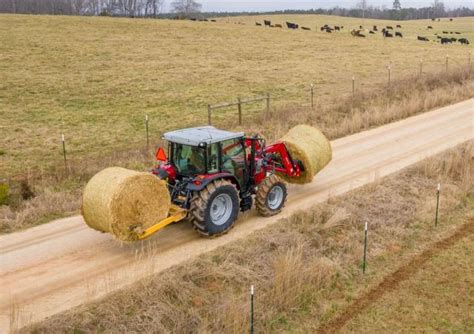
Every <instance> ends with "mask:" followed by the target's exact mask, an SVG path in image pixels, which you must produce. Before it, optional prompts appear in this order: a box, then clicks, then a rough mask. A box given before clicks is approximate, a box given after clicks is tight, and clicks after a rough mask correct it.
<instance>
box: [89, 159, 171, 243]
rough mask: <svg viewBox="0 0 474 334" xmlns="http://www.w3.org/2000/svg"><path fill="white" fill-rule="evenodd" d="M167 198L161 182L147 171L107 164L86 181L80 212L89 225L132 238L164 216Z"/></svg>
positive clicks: (164, 187) (166, 190) (126, 239)
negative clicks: (108, 165)
mask: <svg viewBox="0 0 474 334" xmlns="http://www.w3.org/2000/svg"><path fill="white" fill-rule="evenodd" d="M170 207H171V200H170V195H169V192H168V189H167V185H166V183H165V182H164V181H162V180H159V179H158V178H157V177H156V176H154V175H152V174H150V173H141V172H136V171H132V170H128V169H125V168H120V167H111V168H107V169H104V170H102V171H101V172H99V173H97V174H96V175H95V176H93V177H92V179H91V180H90V181H89V182H88V183H87V185H86V187H85V189H84V194H83V201H82V215H83V216H84V220H85V222H86V223H87V225H89V226H90V227H91V228H93V229H95V230H98V231H101V232H109V233H112V234H113V235H114V236H115V237H116V238H117V239H119V240H122V241H134V240H137V239H138V236H139V234H140V233H142V232H143V231H144V230H145V229H147V228H149V227H151V226H152V225H154V224H156V223H157V222H159V221H160V220H162V219H164V218H166V217H167V216H168V213H169V211H170Z"/></svg>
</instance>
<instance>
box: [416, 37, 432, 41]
mask: <svg viewBox="0 0 474 334" xmlns="http://www.w3.org/2000/svg"><path fill="white" fill-rule="evenodd" d="M417 39H418V40H419V41H423V42H429V41H430V40H429V39H428V38H427V37H424V36H417Z"/></svg>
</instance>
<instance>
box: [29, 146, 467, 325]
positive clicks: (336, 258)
mask: <svg viewBox="0 0 474 334" xmlns="http://www.w3.org/2000/svg"><path fill="white" fill-rule="evenodd" d="M473 159H474V141H470V142H469V143H466V144H464V145H461V146H459V147H457V148H455V149H452V150H449V151H447V152H444V153H442V154H440V155H438V156H436V157H433V158H430V159H427V160H425V161H422V162H421V163H418V164H417V165H415V166H413V167H410V168H408V169H405V170H403V171H401V172H399V173H397V174H394V175H392V176H389V177H386V178H383V179H380V180H378V181H377V182H376V183H374V184H370V185H367V186H365V187H363V188H361V189H358V190H355V191H352V192H350V193H347V194H345V195H343V196H340V197H336V198H331V199H329V200H328V201H327V202H326V203H324V204H320V205H316V206H314V207H313V208H312V209H311V210H307V211H305V212H300V213H297V214H295V215H294V216H292V217H290V218H288V219H283V220H282V221H280V222H279V223H277V224H275V225H272V226H271V227H269V228H267V229H265V230H264V231H259V232H257V233H255V234H254V235H253V236H251V237H249V238H248V239H246V240H239V241H238V242H234V243H231V244H229V245H226V246H224V247H221V248H219V250H216V251H212V252H210V253H207V254H205V255H203V256H200V257H199V258H197V259H196V260H193V261H189V262H187V263H185V264H183V265H180V266H177V267H174V268H172V269H170V270H168V271H166V272H164V273H162V274H159V275H155V276H152V277H150V278H147V279H144V280H141V281H139V282H137V283H136V284H135V285H134V286H133V287H131V288H129V289H126V290H122V291H119V292H117V293H114V294H112V295H109V296H108V297H106V298H104V299H102V300H100V301H98V302H94V303H91V304H87V305H82V306H80V307H77V308H75V309H72V310H70V311H67V312H64V313H62V314H59V315H56V316H53V317H51V318H49V319H47V320H45V321H44V322H41V323H39V324H35V325H32V326H30V327H27V328H24V329H23V330H22V331H23V332H33V333H49V332H97V331H99V332H106V333H114V332H170V331H171V332H179V333H184V332H186V333H189V332H226V333H231V332H232V333H233V332H238V333H242V332H245V331H247V330H248V328H249V307H250V305H249V293H248V291H249V288H250V285H255V289H256V302H255V303H256V304H255V319H256V322H255V326H256V330H257V331H258V332H264V333H269V332H279V331H294V332H317V331H325V332H333V331H334V330H336V329H338V328H340V327H343V326H344V325H346V326H348V327H344V328H345V329H346V328H348V329H350V328H355V329H357V328H360V329H361V330H362V329H366V327H365V326H364V325H363V322H361V321H362V320H360V319H363V317H366V318H367V317H369V318H370V317H371V316H372V315H373V314H381V315H382V316H387V317H390V319H391V320H390V321H392V322H393V323H394V326H395V327H394V328H401V327H402V326H403V321H405V320H411V319H413V317H415V316H416V315H411V314H406V313H404V311H403V310H404V308H393V309H388V308H387V305H386V304H385V303H383V301H385V300H386V299H384V298H389V300H388V303H396V302H397V299H396V298H397V297H396V294H395V293H394V294H393V295H392V291H393V290H394V289H402V290H403V289H405V290H403V291H404V293H405V294H406V295H410V289H411V288H412V287H413V288H416V287H415V286H413V284H418V285H420V284H422V282H426V284H431V283H429V282H428V281H429V280H430V279H431V278H433V279H435V280H436V282H438V283H436V284H438V286H439V284H444V283H443V282H449V281H451V280H452V281H453V282H451V283H446V284H447V286H450V287H453V289H455V288H456V287H461V288H463V289H469V285H468V284H469V281H468V280H461V281H459V280H458V279H459V278H460V277H461V276H460V275H462V272H466V273H467V272H468V271H469V270H470V269H469V264H468V263H467V262H466V260H462V254H468V252H467V253H466V249H465V248H463V247H464V246H463V245H465V242H469V240H471V241H472V238H471V237H470V236H472V232H473V228H472V223H473V219H474V173H473V168H474V165H473ZM438 182H440V183H441V186H442V188H441V189H442V192H441V210H440V222H439V225H438V226H436V227H435V226H434V216H435V206H436V185H437V183H438ZM365 222H368V223H369V256H368V271H367V273H366V274H365V275H364V274H362V271H361V260H362V254H363V226H364V223H365ZM462 229H464V230H463V231H464V232H465V233H464V234H463V235H462V236H466V238H467V239H463V238H462V237H459V238H457V239H456V238H453V237H452V236H453V235H456V234H459V231H462ZM466 231H467V232H466ZM459 235H461V234H459ZM450 238H451V239H450ZM469 238H471V239H469ZM443 240H451V241H450V242H446V243H447V245H445V246H443V247H441V248H442V249H441V250H439V251H435V249H438V248H439V247H438V246H439V245H441V244H443V242H444V241H443ZM466 240H468V241H466ZM458 241H459V242H460V244H459V245H461V246H458V244H457V242H458ZM444 251H449V252H450V253H448V254H447V255H444V253H443V252H444ZM458 251H459V253H458ZM419 254H421V256H423V254H424V255H425V257H426V259H424V260H423V261H419V260H417V256H418V255H419ZM426 254H428V255H429V256H427V255H426ZM450 255H452V256H450ZM458 260H459V261H460V262H457V263H459V264H460V265H459V266H455V265H453V263H454V262H456V261H458ZM417 261H418V262H417ZM432 263H433V264H432ZM413 264H415V266H414V265H413ZM433 266H434V267H433ZM438 266H439V267H440V268H448V267H449V268H450V269H451V270H448V271H442V270H441V269H436V268H435V267H438ZM430 268H431V269H430ZM419 270H421V272H418V271H419ZM430 270H437V273H438V274H439V275H441V276H437V275H436V276H433V274H431V275H430V276H429V277H428V276H426V277H425V278H426V280H425V281H420V282H417V283H416V282H414V281H413V280H412V279H411V277H412V276H413V277H415V275H421V274H422V273H428V271H430ZM466 270H467V271H466ZM400 271H402V272H408V273H409V275H405V276H403V275H402V276H400V275H398V274H397V273H398V272H400ZM397 275H398V276H397ZM399 276H400V277H401V279H393V278H394V277H395V278H396V277H399ZM416 277H419V276H416ZM386 281H389V282H393V286H392V285H391V288H390V289H387V294H386V295H385V291H381V293H380V294H374V293H371V291H373V290H374V289H375V290H377V288H378V287H379V286H380V285H381V284H384V282H386ZM433 284H435V283H433ZM431 286H432V287H435V285H431ZM443 286H444V285H443ZM423 289H428V290H430V296H431V297H432V298H435V299H436V300H440V301H441V300H447V299H446V298H453V296H448V295H447V294H446V293H444V292H443V291H441V290H442V289H429V287H426V286H424V288H423ZM468 291H469V290H460V291H458V290H457V291H456V293H457V294H458V295H459V296H461V295H465V294H466V293H468ZM370 296H372V297H371V298H370V299H369V300H368V301H367V302H364V303H362V304H361V305H363V306H364V307H363V308H361V309H360V312H359V313H352V312H351V305H354V303H358V302H359V303H360V300H364V298H365V297H367V298H369V297H370ZM374 296H375V297H376V298H373V297H374ZM407 303H423V300H421V299H420V300H419V301H417V300H415V298H414V297H412V298H410V299H409V300H408V301H407ZM464 304H465V303H464V302H460V303H458V304H453V305H450V306H449V309H447V310H446V313H445V312H444V311H443V308H438V309H437V314H440V315H444V314H445V316H446V319H449V321H445V322H440V321H437V320H436V319H431V320H429V321H426V322H425V323H424V324H423V327H417V329H418V328H424V329H426V330H428V331H447V332H450V331H456V330H459V331H464V329H467V328H469V327H468V326H469V324H472V315H470V314H469V313H468V312H465V309H463V305H464ZM417 305H420V304H417ZM418 307H420V306H418ZM421 314H422V313H420V317H421ZM359 317H360V318H359ZM420 319H421V318H418V321H422V320H420ZM334 323H336V324H337V325H334ZM415 324H416V323H415ZM357 326H359V327H357ZM373 326H374V327H373V328H374V330H375V331H377V329H378V330H382V331H383V330H384V328H383V327H376V326H377V324H373ZM420 326H421V325H420ZM370 328H372V327H370Z"/></svg>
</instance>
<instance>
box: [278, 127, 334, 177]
mask: <svg viewBox="0 0 474 334" xmlns="http://www.w3.org/2000/svg"><path fill="white" fill-rule="evenodd" d="M281 141H283V142H284V143H285V146H286V148H287V149H288V151H289V152H290V154H291V157H292V158H293V159H298V160H301V162H302V163H303V166H304V168H305V171H304V172H302V173H301V177H288V176H286V175H280V176H281V177H282V178H283V179H285V180H286V181H287V182H290V183H298V184H304V183H309V182H311V181H312V180H313V177H314V176H315V175H316V174H317V173H319V172H320V171H321V170H322V169H323V168H324V167H325V166H326V165H327V164H328V163H329V162H330V161H331V159H332V148H331V143H330V142H329V140H328V139H327V138H326V136H325V135H324V134H323V133H322V132H321V131H320V130H319V129H317V128H315V127H312V126H309V125H297V126H295V127H293V128H291V129H290V131H288V133H287V134H286V135H285V136H284V137H283V138H281Z"/></svg>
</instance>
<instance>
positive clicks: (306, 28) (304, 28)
mask: <svg viewBox="0 0 474 334" xmlns="http://www.w3.org/2000/svg"><path fill="white" fill-rule="evenodd" d="M301 29H303V30H311V28H308V27H301Z"/></svg>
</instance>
